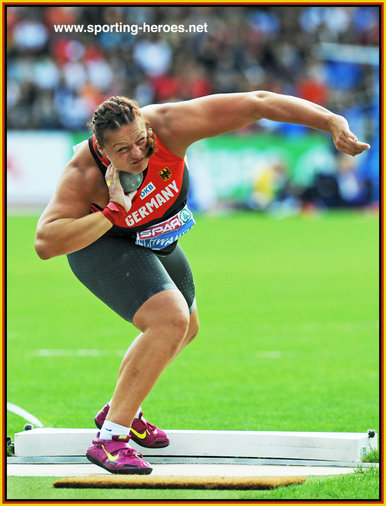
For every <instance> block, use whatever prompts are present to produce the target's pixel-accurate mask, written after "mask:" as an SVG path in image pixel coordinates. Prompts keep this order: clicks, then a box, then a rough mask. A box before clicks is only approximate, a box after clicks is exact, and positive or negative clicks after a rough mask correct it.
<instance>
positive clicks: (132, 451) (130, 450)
mask: <svg viewBox="0 0 386 506" xmlns="http://www.w3.org/2000/svg"><path fill="white" fill-rule="evenodd" d="M117 451H118V452H119V451H122V453H123V454H124V455H125V456H126V457H138V458H140V459H142V457H143V455H142V453H141V452H139V451H137V450H135V449H134V448H121V449H120V450H117ZM115 453H116V452H114V454H115Z"/></svg>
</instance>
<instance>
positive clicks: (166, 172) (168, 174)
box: [158, 167, 172, 181]
mask: <svg viewBox="0 0 386 506" xmlns="http://www.w3.org/2000/svg"><path fill="white" fill-rule="evenodd" d="M158 174H159V175H160V176H161V177H162V179H163V180H164V181H167V180H168V179H170V178H171V177H172V173H171V172H170V170H169V167H165V168H164V169H162V170H160V171H159V172H158Z"/></svg>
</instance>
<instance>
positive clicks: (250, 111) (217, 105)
mask: <svg viewBox="0 0 386 506" xmlns="http://www.w3.org/2000/svg"><path fill="white" fill-rule="evenodd" d="M158 111H159V115H160V117H161V118H162V126H163V130H164V131H167V133H168V136H170V137H172V138H174V139H175V142H179V143H181V144H182V145H184V146H185V147H188V146H189V145H190V144H192V143H193V142H195V141H197V140H199V139H203V138H206V137H213V136H215V135H220V134H224V133H228V132H232V131H235V130H239V129H240V128H243V127H245V126H247V125H250V124H251V123H254V122H255V121H257V120H258V119H260V116H258V114H257V107H256V94H254V93H227V94H219V95H210V96H207V97H200V98H196V99H193V100H187V101H185V102H177V103H173V104H163V105H162V106H160V108H159V110H158ZM177 140H178V141H177Z"/></svg>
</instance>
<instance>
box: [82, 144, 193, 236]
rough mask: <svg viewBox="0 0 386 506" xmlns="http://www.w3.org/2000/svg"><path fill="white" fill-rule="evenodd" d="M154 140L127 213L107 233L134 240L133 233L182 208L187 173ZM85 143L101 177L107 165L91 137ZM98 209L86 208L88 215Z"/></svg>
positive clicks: (170, 154)
mask: <svg viewBox="0 0 386 506" xmlns="http://www.w3.org/2000/svg"><path fill="white" fill-rule="evenodd" d="M155 141H156V150H155V152H154V153H153V155H152V156H151V157H150V158H149V164H148V166H147V169H146V170H145V171H144V178H143V181H142V184H141V186H140V187H139V188H138V191H137V193H136V194H135V196H134V198H133V201H132V207H131V209H130V211H129V212H128V213H127V215H126V217H125V218H124V219H122V220H121V221H120V222H119V223H118V224H117V225H113V227H112V228H111V229H110V230H109V231H108V232H107V233H110V234H113V235H120V236H125V237H131V238H133V239H135V237H136V233H137V232H140V231H142V230H145V229H147V228H149V227H151V226H152V225H155V224H157V223H160V222H162V221H164V220H166V219H168V218H169V217H171V216H173V215H175V214H176V213H178V212H179V211H180V210H181V209H183V208H184V206H185V204H186V201H187V197H188V190H189V171H188V168H187V166H186V163H185V160H184V158H180V157H178V156H176V155H174V154H173V153H171V152H170V151H169V150H168V149H167V148H166V146H164V145H163V144H162V142H161V141H160V139H159V138H158V137H157V136H155ZM88 143H89V147H90V151H91V154H92V156H93V157H94V160H95V162H96V163H97V165H98V167H99V169H100V170H101V172H102V174H103V176H104V175H105V173H106V169H107V167H108V166H109V164H110V162H109V160H108V159H107V158H106V157H105V156H103V155H102V154H101V153H100V152H99V150H98V148H97V145H96V142H95V135H93V136H92V137H90V138H89V140H88ZM100 210H101V208H100V207H99V206H98V205H96V204H92V206H91V209H90V211H91V212H96V211H100Z"/></svg>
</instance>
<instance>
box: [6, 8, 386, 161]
mask: <svg viewBox="0 0 386 506" xmlns="http://www.w3.org/2000/svg"><path fill="white" fill-rule="evenodd" d="M6 11H7V49H8V60H7V108H8V128H9V129H19V130H20V129H22V130H25V129H56V130H57V129H71V130H83V129H85V125H86V123H87V121H88V119H89V117H90V115H91V113H92V111H93V110H94V109H95V107H96V106H97V104H99V103H100V102H101V101H103V100H104V99H105V98H106V97H108V96H111V95H117V94H120V95H127V96H130V97H132V98H135V99H136V100H137V101H138V102H139V104H140V105H145V104H148V103H154V102H164V101H173V100H180V99H190V98H194V97H198V96H202V95H206V94H211V93H221V92H239V91H250V90H255V89H264V90H271V91H275V92H279V93H286V94H292V95H296V96H299V97H303V98H305V99H308V100H311V101H313V102H316V103H319V104H321V105H324V106H326V107H328V108H330V109H332V110H334V111H335V112H338V113H341V114H345V115H346V117H348V118H349V120H350V123H351V124H352V123H354V124H355V127H356V130H355V131H356V133H357V134H358V136H360V137H361V140H364V141H367V142H370V143H371V144H374V138H377V129H378V123H377V121H378V120H377V116H378V114H379V112H378V109H377V107H378V105H377V103H376V100H375V99H374V89H375V88H376V83H375V82H374V81H375V80H377V79H378V77H377V72H376V71H375V72H374V69H373V67H372V66H371V65H367V64H366V63H362V64H359V65H358V64H355V63H353V62H347V61H346V62H340V61H336V60H334V59H322V58H319V57H318V56H317V54H316V53H315V48H317V47H320V45H321V44H323V43H330V44H331V43H337V44H347V45H353V46H355V47H360V46H362V47H377V46H378V44H379V8H378V7H374V6H371V5H369V6H365V5H362V6H282V7H277V6H264V7H263V6H198V5H196V6H182V5H181V6H161V5H160V6H157V7H153V6H107V5H104V6H97V5H96V6H91V7H90V6H60V5H55V6H54V5H52V6H49V5H48V6H37V5H35V6H27V5H25V6H11V5H10V6H7V9H6ZM142 22H146V23H148V24H157V25H159V24H169V25H170V24H177V25H179V24H184V25H185V26H187V25H189V24H203V23H207V24H208V32H207V33H184V34H180V33H154V34H147V35H146V36H144V35H136V36H135V35H132V34H130V33H116V32H110V33H107V32H106V33H100V34H98V35H94V34H90V33H67V34H66V33H63V32H62V33H55V31H54V29H53V25H55V24H67V25H72V24H79V25H85V26H86V25H88V24H93V25H96V24H99V25H103V24H106V25H107V24H108V25H112V24H115V23H124V24H130V25H132V24H140V23H142ZM265 127H267V125H264V124H263V125H261V124H260V123H258V124H256V125H254V126H253V127H252V128H254V129H257V130H259V129H261V128H265ZM268 128H271V129H272V128H275V129H279V131H280V132H282V133H283V134H287V135H291V134H292V133H294V132H297V130H296V129H299V128H300V127H296V126H290V125H276V126H273V127H272V126H268ZM353 129H354V127H353ZM374 163H376V162H374ZM367 166H369V165H368V164H367Z"/></svg>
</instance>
